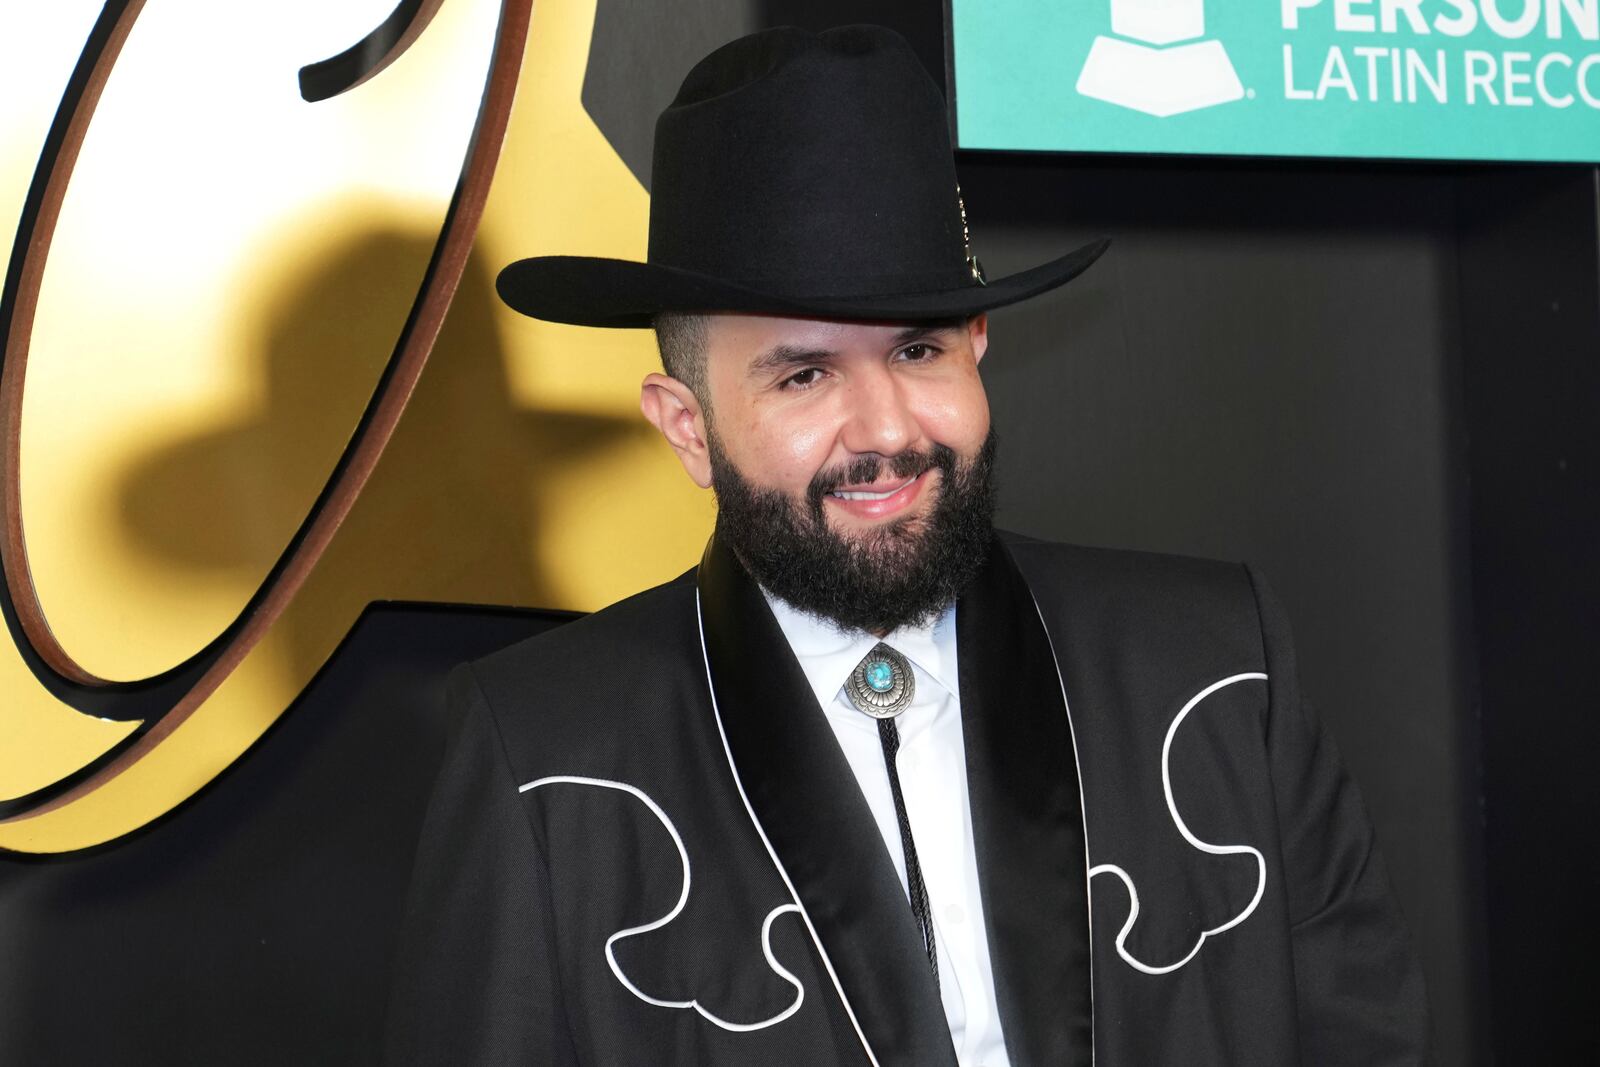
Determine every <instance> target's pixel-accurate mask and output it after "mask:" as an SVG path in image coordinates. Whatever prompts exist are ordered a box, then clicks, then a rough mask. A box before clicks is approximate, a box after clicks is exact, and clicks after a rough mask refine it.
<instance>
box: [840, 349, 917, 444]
mask: <svg viewBox="0 0 1600 1067" xmlns="http://www.w3.org/2000/svg"><path fill="white" fill-rule="evenodd" d="M908 401H909V398H908V397H907V396H906V394H905V392H904V391H903V390H902V389H901V388H900V386H899V383H897V382H896V381H895V380H894V376H893V375H892V374H890V373H889V372H888V370H887V369H886V368H880V369H877V370H874V371H870V372H867V373H865V374H860V375H858V376H856V377H855V379H854V380H853V381H851V383H850V389H849V391H848V393H847V395H846V397H845V402H846V403H847V404H848V405H849V410H848V413H847V418H846V420H845V426H844V432H843V434H842V435H841V436H842V438H843V444H844V446H845V448H847V449H849V450H850V451H851V452H855V453H866V452H876V453H878V454H879V455H882V456H893V455H898V454H899V453H900V452H902V451H904V450H905V449H906V448H908V447H909V446H910V445H912V444H913V443H914V441H915V439H916V435H917V421H916V419H915V417H913V415H912V413H911V408H910V406H909V402H908Z"/></svg>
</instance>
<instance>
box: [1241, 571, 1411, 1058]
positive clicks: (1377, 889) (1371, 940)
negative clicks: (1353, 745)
mask: <svg viewBox="0 0 1600 1067" xmlns="http://www.w3.org/2000/svg"><path fill="white" fill-rule="evenodd" d="M1250 577H1251V581H1252V583H1253V584H1254V586H1255V590H1256V598H1257V603H1258V605H1259V608H1260V613H1261V622H1262V639H1263V644H1264V646H1265V655H1266V661H1267V674H1268V685H1269V688H1270V695H1271V708H1270V712H1269V719H1268V724H1267V747H1268V753H1269V759H1270V761H1271V768H1272V772H1271V773H1272V784H1273V793H1274V798H1275V801H1276V804H1277V808H1278V825H1279V832H1280V837H1281V845H1282V855H1283V867H1284V876H1285V879H1286V882H1287V887H1286V888H1287V893H1288V901H1289V916H1290V921H1291V924H1292V927H1291V938H1292V949H1293V954H1294V972H1295V986H1296V1000H1297V1005H1298V1017H1299V1019H1298V1021H1299V1034H1300V1058H1301V1062H1302V1063H1305V1064H1316V1065H1319V1067H1321V1065H1338V1064H1351V1065H1355V1064H1361V1065H1363V1067H1369V1065H1370V1067H1379V1065H1383V1067H1390V1065H1394V1067H1399V1065H1413V1064H1421V1063H1425V1062H1427V1043H1428V1018H1427V1001H1426V995H1425V992H1424V988H1423V981H1422V973H1421V970H1420V968H1419V967H1418V965H1417V960H1416V957H1415V956H1414V955H1413V953H1412V951H1411V945H1410V938H1409V935H1408V933H1407V930H1406V927H1405V921H1404V919H1403V918H1402V916H1401V914H1400V909H1399V907H1398V905H1397V904H1396V903H1395V900H1394V897H1393V895H1392V894H1391V892H1390V889H1389V878H1388V874H1387V873H1386V871H1385V869H1384V863H1383V858H1382V856H1380V855H1379V853H1378V848H1377V843H1376V841H1375V840H1374V836H1373V831H1372V824H1371V822H1370V821H1369V820H1368V818H1367V813H1366V809H1365V807H1364V805H1363V804H1362V802H1361V797H1360V795H1359V794H1358V792H1357V790H1356V787H1355V785H1354V783H1353V782H1351V780H1350V778H1349V776H1348V775H1346V773H1345V771H1344V768H1343V766H1342V764H1341V762H1340V759H1339V755H1338V752H1337V750H1336V749H1335V748H1334V744H1333V741H1332V739H1331V738H1330V737H1329V736H1328V734H1327V732H1326V731H1325V730H1323V728H1322V727H1321V725H1320V724H1319V722H1318V721H1317V718H1316V715H1315V713H1314V712H1313V711H1312V709H1311V707H1310V705H1309V704H1308V703H1306V702H1305V701H1304V700H1302V698H1301V696H1300V692H1299V682H1298V680H1297V676H1296V673H1295V663H1294V653H1293V648H1292V644H1291V642H1290V639H1289V629H1288V623H1287V621H1286V619H1285V617H1284V615H1283V612H1282V610H1281V609H1280V608H1279V607H1278V605H1277V602H1276V601H1275V599H1274V598H1273V597H1272V595H1271V593H1270V592H1269V591H1268V590H1267V588H1266V586H1265V583H1264V582H1263V581H1262V580H1261V578H1260V576H1259V575H1257V574H1255V573H1254V572H1251V575H1250Z"/></svg>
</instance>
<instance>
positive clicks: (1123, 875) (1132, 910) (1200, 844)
mask: <svg viewBox="0 0 1600 1067" xmlns="http://www.w3.org/2000/svg"><path fill="white" fill-rule="evenodd" d="M1253 680H1254V681H1263V682H1264V681H1266V680H1267V676H1266V675H1265V674H1260V673H1257V672H1251V673H1249V674H1235V675H1233V676H1232V677H1230V678H1224V679H1222V681H1220V682H1213V683H1212V684H1211V685H1208V686H1206V687H1205V688H1204V689H1202V690H1200V692H1198V693H1196V694H1195V695H1194V696H1192V697H1190V698H1189V702H1188V703H1187V704H1185V705H1184V706H1183V710H1182V711H1180V712H1178V714H1177V717H1176V718H1174V719H1173V720H1172V725H1171V726H1169V727H1167V738H1166V740H1165V741H1164V742H1162V745H1161V788H1162V790H1163V792H1165V793H1166V797H1167V812H1168V813H1169V814H1170V815H1171V816H1172V822H1173V825H1175V826H1176V827H1177V828H1178V832H1179V833H1180V834H1182V835H1183V839H1184V840H1185V841H1187V842H1189V844H1190V845H1192V846H1193V847H1195V848H1197V849H1199V850H1200V851H1201V852H1207V853H1210V854H1211V855H1213V856H1231V855H1237V854H1241V853H1249V854H1250V855H1252V856H1254V857H1255V858H1256V895H1255V896H1253V897H1251V898H1250V903H1249V905H1247V906H1246V907H1245V909H1244V910H1243V911H1241V912H1240V913H1239V914H1237V915H1235V916H1234V917H1233V918H1231V919H1229V920H1228V921H1227V922H1225V923H1223V924H1222V925H1221V926H1213V927H1212V928H1211V929H1209V930H1204V931H1201V933H1200V938H1199V940H1197V941H1196V942H1195V943H1194V948H1191V949H1190V950H1189V954H1188V955H1186V956H1184V957H1183V959H1181V960H1178V961H1177V962H1176V963H1168V964H1161V965H1156V964H1149V963H1143V962H1141V961H1140V960H1138V959H1136V958H1135V957H1134V955H1133V954H1132V953H1131V952H1129V951H1128V950H1127V948H1126V947H1125V945H1124V942H1126V941H1127V939H1128V933H1129V931H1131V930H1132V929H1133V924H1134V923H1135V922H1137V921H1138V919H1139V892H1138V890H1136V889H1135V888H1134V887H1133V879H1132V878H1130V877H1129V876H1128V872H1127V871H1125V870H1123V869H1122V868H1121V867H1118V866H1117V865H1116V864H1114V863H1102V864H1101V865H1100V866H1098V867H1093V868H1090V870H1089V877H1090V878H1091V879H1092V878H1093V877H1094V876H1095V875H1097V874H1114V875H1116V876H1117V877H1118V878H1120V879H1122V884H1123V885H1125V886H1127V887H1128V901H1129V907H1128V918H1127V921H1126V922H1124V923H1123V924H1122V929H1121V930H1119V931H1118V932H1117V955H1119V956H1121V957H1122V958H1123V959H1124V960H1125V961H1127V964H1128V966H1130V967H1132V968H1134V969H1135V970H1139V971H1143V972H1144V973H1145V974H1169V973H1171V972H1172V971H1175V970H1177V969H1178V968H1179V967H1182V966H1183V965H1184V964H1186V963H1188V962H1189V961H1190V960H1192V959H1194V958H1195V956H1196V955H1197V954H1198V953H1199V952H1200V947H1201V946H1202V945H1204V944H1205V943H1206V938H1208V937H1210V936H1211V935H1213V934H1220V933H1222V932H1223V931H1225V930H1231V929H1233V928H1234V927H1235V926H1238V925H1239V924H1240V923H1242V922H1244V921H1245V920H1246V919H1248V918H1249V917H1250V914H1251V913H1252V912H1254V911H1255V910H1256V905H1257V904H1260V903H1261V896H1262V894H1263V893H1265V892H1266V890H1267V860H1266V857H1265V856H1263V855H1262V854H1261V853H1260V852H1259V851H1257V850H1256V849H1254V848H1251V847H1250V846H1249V845H1212V844H1207V843H1206V842H1204V841H1202V840H1200V839H1199V838H1198V837H1196V836H1194V834H1193V833H1191V832H1190V831H1189V827H1188V825H1187V824H1186V823H1185V822H1184V821H1183V816H1181V815H1179V814H1178V804H1177V802H1176V801H1175V800H1174V799H1173V797H1172V774H1171V769H1170V766H1169V757H1170V756H1171V754H1172V738H1173V736H1174V735H1175V734H1176V733H1177V732H1178V727H1179V726H1180V725H1181V724H1182V723H1183V720H1184V719H1185V718H1186V717H1187V716H1188V714H1189V712H1191V711H1193V710H1194V709H1195V706H1196V705H1198V704H1199V703H1200V702H1201V701H1202V700H1204V699H1205V698H1206V697H1208V696H1210V695H1211V694H1212V693H1215V692H1216V691H1217V690H1219V689H1222V688H1224V687H1226V686H1230V685H1234V684H1236V683H1238V682H1245V681H1253ZM1086 836H1087V835H1086Z"/></svg>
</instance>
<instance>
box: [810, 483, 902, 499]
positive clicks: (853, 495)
mask: <svg viewBox="0 0 1600 1067" xmlns="http://www.w3.org/2000/svg"><path fill="white" fill-rule="evenodd" d="M914 481H916V479H915V478H907V479H906V480H905V481H904V482H901V483H900V484H899V485H897V486H895V487H894V488H893V489H890V490H888V491H886V492H882V493H861V492H846V491H845V490H842V489H836V490H834V491H833V493H831V494H830V495H831V496H836V497H838V498H839V499H840V500H888V499H889V498H890V497H892V496H894V495H895V494H896V493H898V492H899V491H900V490H902V489H904V488H905V487H906V486H908V485H910V484H911V483H912V482H914Z"/></svg>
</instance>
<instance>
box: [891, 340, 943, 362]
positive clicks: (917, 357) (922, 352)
mask: <svg viewBox="0 0 1600 1067" xmlns="http://www.w3.org/2000/svg"><path fill="white" fill-rule="evenodd" d="M938 352H939V350H938V349H936V348H934V347H933V346H932V345H930V344H924V343H922V342H920V341H919V342H918V343H917V344H914V345H907V346H906V347H904V348H902V349H901V350H900V354H901V355H902V356H904V357H906V358H907V359H909V360H911V361H912V362H913V363H917V362H922V361H924V360H929V359H932V358H933V357H934V356H936V355H938Z"/></svg>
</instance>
